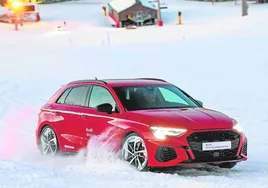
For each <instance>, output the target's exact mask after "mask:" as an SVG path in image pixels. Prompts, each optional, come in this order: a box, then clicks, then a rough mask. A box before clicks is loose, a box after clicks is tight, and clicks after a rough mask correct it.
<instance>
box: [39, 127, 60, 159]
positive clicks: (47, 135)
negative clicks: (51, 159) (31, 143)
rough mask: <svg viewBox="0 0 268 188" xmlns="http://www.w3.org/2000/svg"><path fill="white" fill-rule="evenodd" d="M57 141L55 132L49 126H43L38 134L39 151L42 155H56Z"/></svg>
mask: <svg viewBox="0 0 268 188" xmlns="http://www.w3.org/2000/svg"><path fill="white" fill-rule="evenodd" d="M57 150H58V142H57V137H56V134H55V132H54V131H53V129H52V128H50V127H45V128H44V129H43V130H42V132H41V134H40V151H41V153H42V154H43V155H52V156H54V155H56V153H57Z"/></svg>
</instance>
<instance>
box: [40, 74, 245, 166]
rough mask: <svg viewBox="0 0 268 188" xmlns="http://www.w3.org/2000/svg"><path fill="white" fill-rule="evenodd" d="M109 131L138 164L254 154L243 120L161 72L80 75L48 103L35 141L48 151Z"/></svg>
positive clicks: (71, 147)
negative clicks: (118, 76)
mask: <svg viewBox="0 0 268 188" xmlns="http://www.w3.org/2000/svg"><path fill="white" fill-rule="evenodd" d="M107 130H114V131H110V133H109V134H108V136H107V140H108V141H109V142H111V143H112V145H113V146H114V148H113V149H114V151H115V152H120V157H122V159H123V160H125V161H127V162H128V163H130V164H131V165H134V166H135V167H136V169H137V170H140V171H143V170H147V169H148V168H150V167H172V166H179V165H193V164H198V163H205V164H212V165H216V166H219V167H221V168H232V167H234V166H235V165H236V164H237V162H240V161H245V160H247V138H246V136H245V134H244V133H243V130H242V128H241V126H240V125H239V124H238V122H237V121H236V120H234V119H232V118H230V117H228V116H227V115H225V114H223V113H220V112H217V111H214V110H210V109H206V108H204V107H203V105H202V102H200V101H198V100H195V99H193V98H192V97H191V96H189V95H188V94H187V93H186V92H184V91H183V90H181V89H180V88H178V87H176V86H175V85H173V84H171V83H168V82H166V81H164V80H161V79H154V78H137V79H107V80H97V79H96V80H78V81H73V82H70V83H68V84H67V85H65V86H63V87H62V88H61V89H59V91H58V92H57V93H56V94H55V95H54V96H53V97H52V98H51V99H50V100H49V101H48V102H47V103H46V104H45V105H44V106H43V107H42V108H41V110H40V113H39V116H38V127H37V129H36V141H37V145H38V148H39V149H40V151H41V153H42V154H43V155H56V154H59V153H70V152H71V153H77V152H79V151H81V150H82V149H86V150H90V148H87V144H88V141H89V140H90V138H92V137H94V136H98V135H100V134H102V133H105V132H106V131H107Z"/></svg>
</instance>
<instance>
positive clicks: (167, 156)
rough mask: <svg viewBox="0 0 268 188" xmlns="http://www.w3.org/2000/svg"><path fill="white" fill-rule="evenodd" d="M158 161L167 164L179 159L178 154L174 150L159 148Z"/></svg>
mask: <svg viewBox="0 0 268 188" xmlns="http://www.w3.org/2000/svg"><path fill="white" fill-rule="evenodd" d="M155 158H156V160H158V161H159V162H167V161H170V160H173V159H176V158H177V153H176V151H175V150H174V149H172V148H168V147H162V146H159V147H158V148H157V151H156V156H155Z"/></svg>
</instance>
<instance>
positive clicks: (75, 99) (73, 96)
mask: <svg viewBox="0 0 268 188" xmlns="http://www.w3.org/2000/svg"><path fill="white" fill-rule="evenodd" d="M88 90H89V86H77V87H73V88H72V90H71V91H70V93H69V94H68V96H67V98H66V99H65V102H64V103H65V104H68V105H74V106H86V98H87V94H88Z"/></svg>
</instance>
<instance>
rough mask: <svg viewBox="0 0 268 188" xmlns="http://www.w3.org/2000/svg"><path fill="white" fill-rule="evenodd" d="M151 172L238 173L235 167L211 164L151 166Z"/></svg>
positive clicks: (181, 174) (174, 173)
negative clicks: (227, 167)
mask: <svg viewBox="0 0 268 188" xmlns="http://www.w3.org/2000/svg"><path fill="white" fill-rule="evenodd" d="M149 171H150V172H152V173H164V174H172V175H179V176H191V177H198V176H228V175H229V174H234V173H240V171H239V170H237V169H222V168H219V167H216V166H211V165H202V166H195V167H170V168H152V169H150V170H149Z"/></svg>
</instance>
